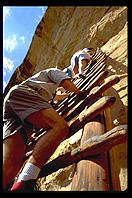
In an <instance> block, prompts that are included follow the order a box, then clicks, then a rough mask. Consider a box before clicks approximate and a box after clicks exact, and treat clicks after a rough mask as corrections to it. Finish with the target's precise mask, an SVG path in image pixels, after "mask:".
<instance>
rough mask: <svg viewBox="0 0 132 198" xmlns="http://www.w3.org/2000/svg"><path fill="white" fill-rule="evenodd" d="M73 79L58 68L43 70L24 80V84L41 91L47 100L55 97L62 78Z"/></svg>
mask: <svg viewBox="0 0 132 198" xmlns="http://www.w3.org/2000/svg"><path fill="white" fill-rule="evenodd" d="M64 79H71V78H70V77H68V76H67V75H66V74H65V73H64V72H63V71H61V70H59V69H57V68H50V69H46V70H42V71H40V72H39V73H37V74H35V75H34V76H32V77H30V78H28V79H27V80H25V81H23V82H22V83H21V84H22V85H28V86H29V87H30V88H32V89H34V90H35V91H36V92H37V93H39V94H40V95H41V96H43V98H44V99H45V100H46V101H50V100H52V99H53V97H54V95H55V92H56V88H57V87H58V86H59V84H60V83H61V81H62V80H64Z"/></svg>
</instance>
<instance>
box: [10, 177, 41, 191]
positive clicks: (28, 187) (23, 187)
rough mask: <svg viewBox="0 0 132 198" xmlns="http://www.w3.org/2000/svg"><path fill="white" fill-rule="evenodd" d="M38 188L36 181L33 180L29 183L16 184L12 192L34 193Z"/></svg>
mask: <svg viewBox="0 0 132 198" xmlns="http://www.w3.org/2000/svg"><path fill="white" fill-rule="evenodd" d="M35 186H36V180H35V179H31V180H28V181H20V182H16V183H14V184H13V186H12V188H11V189H10V191H15V192H33V191H35V190H37V189H35Z"/></svg>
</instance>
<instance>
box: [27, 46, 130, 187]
mask: <svg viewBox="0 0 132 198" xmlns="http://www.w3.org/2000/svg"><path fill="white" fill-rule="evenodd" d="M93 59H94V61H93V62H92V63H89V64H88V66H87V67H86V68H85V72H84V73H85V78H84V79H82V78H81V79H74V80H73V83H75V84H76V86H77V87H78V88H79V89H81V90H82V91H85V92H84V93H83V94H81V95H80V96H76V95H75V94H74V93H71V94H70V96H69V97H68V98H66V99H64V100H63V101H60V102H58V103H57V104H55V105H54V106H53V108H54V109H55V110H56V111H57V112H58V113H59V115H61V116H63V118H64V119H65V120H66V121H67V123H68V125H69V134H68V136H67V137H66V138H69V137H71V136H72V135H74V134H75V133H76V132H78V131H79V130H80V129H81V128H83V135H82V138H81V143H80V146H79V147H77V148H76V149H74V150H72V151H70V152H67V153H66V154H64V155H60V156H59V157H57V158H55V159H54V160H52V161H50V162H49V163H47V164H45V165H44V166H43V168H42V170H41V172H40V174H39V176H38V178H42V177H44V176H47V175H49V174H51V173H53V172H55V171H57V170H58V169H60V168H64V167H66V166H69V165H71V164H73V163H77V167H76V172H75V174H74V177H73V180H72V186H71V190H73V191H98V190H99V191H109V190H120V182H119V176H118V174H117V171H116V170H117V169H116V162H115V158H114V157H113V156H114V151H111V152H110V153H109V152H108V150H110V149H111V148H113V146H115V145H117V144H120V143H123V142H124V141H126V139H127V125H120V126H117V127H115V128H113V129H112V128H111V118H110V113H109V108H110V107H111V105H112V104H114V102H115V100H116V98H115V97H113V96H107V95H106V91H107V89H108V88H110V87H111V86H113V85H114V84H116V83H118V82H119V80H120V79H119V78H118V77H117V76H115V75H114V76H110V77H108V74H109V72H108V70H107V56H106V54H105V53H103V52H102V51H101V50H100V49H99V48H97V49H96V52H95V53H94V54H93ZM104 92H105V96H103V93H104ZM72 119H74V121H73V122H72V123H71V124H70V122H71V120H72ZM45 132H46V131H43V130H42V129H40V130H39V132H37V134H38V136H37V137H36V138H35V139H34V140H33V141H31V142H29V144H28V147H27V150H26V153H25V157H24V160H26V159H27V158H28V157H29V156H30V155H31V153H32V150H33V147H34V145H35V143H36V141H37V140H38V139H39V138H40V137H41V136H42V135H43V134H44V133H45ZM112 160H113V161H114V162H113V163H112ZM111 165H112V167H111Z"/></svg>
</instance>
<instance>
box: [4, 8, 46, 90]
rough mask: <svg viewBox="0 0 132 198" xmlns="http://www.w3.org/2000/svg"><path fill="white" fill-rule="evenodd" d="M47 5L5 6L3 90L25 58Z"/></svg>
mask: <svg viewBox="0 0 132 198" xmlns="http://www.w3.org/2000/svg"><path fill="white" fill-rule="evenodd" d="M46 9H47V7H46V6H4V7H3V91H4V88H5V87H6V85H7V84H8V81H9V80H10V78H11V76H12V74H13V72H14V71H15V69H16V67H18V66H19V65H20V64H21V63H22V61H23V59H24V58H25V56H26V54H27V51H28V49H29V46H30V44H31V41H32V37H33V35H34V32H35V29H36V27H37V25H38V23H39V22H40V20H41V18H42V17H43V15H44V13H45V11H46Z"/></svg>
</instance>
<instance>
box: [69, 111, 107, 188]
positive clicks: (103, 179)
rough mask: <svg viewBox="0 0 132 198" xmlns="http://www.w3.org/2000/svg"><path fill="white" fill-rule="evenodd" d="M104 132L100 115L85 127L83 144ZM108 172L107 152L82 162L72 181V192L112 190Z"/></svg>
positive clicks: (78, 164)
mask: <svg viewBox="0 0 132 198" xmlns="http://www.w3.org/2000/svg"><path fill="white" fill-rule="evenodd" d="M104 131H105V129H104V117H103V115H102V114H100V115H98V116H97V117H96V118H95V119H93V120H92V121H91V122H89V123H87V124H86V125H85V127H84V132H83V136H82V139H81V144H83V143H84V142H85V141H86V140H87V139H88V138H90V137H93V136H95V135H100V134H103V133H104ZM108 172H109V170H108V162H107V153H106V152H104V153H102V154H100V155H98V156H97V157H96V158H95V159H93V160H92V161H91V160H87V159H86V160H81V161H80V162H78V163H77V167H76V172H75V174H74V177H73V180H72V186H71V191H108V190H110V186H109V176H108Z"/></svg>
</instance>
